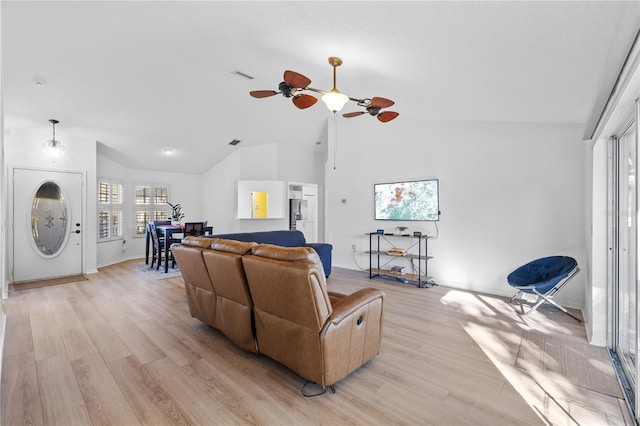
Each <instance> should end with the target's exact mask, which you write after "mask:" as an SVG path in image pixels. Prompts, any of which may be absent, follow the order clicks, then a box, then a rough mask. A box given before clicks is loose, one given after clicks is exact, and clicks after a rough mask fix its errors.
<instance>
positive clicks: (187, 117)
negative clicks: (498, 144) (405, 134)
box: [1, 1, 640, 173]
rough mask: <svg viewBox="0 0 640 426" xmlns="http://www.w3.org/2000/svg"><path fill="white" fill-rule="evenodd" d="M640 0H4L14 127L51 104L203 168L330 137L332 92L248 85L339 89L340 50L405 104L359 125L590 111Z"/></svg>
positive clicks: (156, 164)
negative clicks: (296, 97)
mask: <svg viewBox="0 0 640 426" xmlns="http://www.w3.org/2000/svg"><path fill="white" fill-rule="evenodd" d="M639 4H640V3H639V2H637V1H633V2H592V1H570V2H559V1H551V2H481V1H478V2H418V1H413V2H400V1H392V2H320V1H300V2H264V1H259V2H244V1H241V2H216V1H209V2H205V1H202V2H181V1H174V2H168V1H165V2H148V1H143V2H131V1H129V2H93V1H86V2H81V1H75V2H55V1H47V2H11V1H3V2H2V5H1V13H2V55H3V56H2V65H3V71H2V72H3V102H4V113H5V128H7V129H21V128H32V129H39V128H41V129H42V132H43V140H44V139H46V138H47V137H48V136H50V131H51V127H50V124H49V123H48V119H49V118H56V119H58V120H60V124H59V125H58V126H57V128H56V130H57V132H56V135H57V136H59V139H63V138H64V137H66V138H67V139H69V138H73V139H78V140H88V141H92V142H93V141H96V140H97V141H100V142H101V145H100V152H103V153H105V154H106V155H108V156H110V157H112V158H116V159H118V161H120V162H122V163H123V164H125V165H129V166H131V167H141V168H153V169H163V170H171V171H183V172H195V173H200V172H203V171H205V170H207V169H208V168H210V167H211V166H212V165H213V164H215V163H216V162H218V161H220V159H222V158H224V156H226V155H229V154H230V153H231V152H233V150H235V149H238V148H234V147H231V146H229V145H228V142H229V141H231V140H232V139H240V140H241V141H242V144H241V145H239V146H240V147H241V146H244V145H250V144H261V143H271V142H282V143H292V144H293V143H295V144H309V145H313V144H315V142H317V141H318V140H320V139H321V138H322V134H323V131H324V132H326V130H325V127H326V121H327V117H328V116H329V114H330V113H329V112H328V111H327V110H326V108H325V107H324V105H323V104H322V103H321V102H318V104H316V105H315V106H313V107H311V108H309V109H307V110H298V109H297V108H295V107H294V106H293V105H292V103H291V101H290V100H288V99H285V98H283V97H282V96H274V97H270V98H266V99H254V98H252V97H250V96H249V94H248V92H249V91H251V90H258V89H269V90H277V85H278V83H279V82H280V81H282V75H283V72H284V70H286V69H290V70H294V71H297V72H299V73H302V74H304V75H306V76H307V77H309V78H310V79H311V80H312V84H311V86H312V87H316V88H320V89H327V90H328V89H331V87H332V70H331V67H330V66H329V64H328V62H327V58H328V57H329V56H339V57H341V58H342V59H343V60H344V64H343V65H342V66H341V67H339V68H338V70H337V87H338V89H340V91H341V92H343V93H346V94H347V95H349V96H352V97H356V98H366V97H373V96H382V97H386V98H389V99H392V100H394V101H395V102H396V105H394V107H392V108H390V109H392V110H395V111H398V112H400V117H399V118H397V119H396V120H395V121H392V122H390V123H387V124H381V123H379V122H378V121H377V120H374V119H373V118H371V117H365V118H355V120H363V121H362V125H363V126H378V125H385V126H392V125H395V124H394V123H397V122H398V121H400V120H472V121H475V120H480V121H499V122H514V121H517V122H558V123H585V122H586V121H587V120H588V118H589V115H590V113H591V110H592V108H593V106H594V102H595V101H596V98H597V96H598V91H599V90H601V87H602V79H603V75H605V74H606V72H605V71H606V67H607V60H608V59H609V58H608V55H609V52H610V51H611V50H612V48H613V46H614V43H619V42H620V40H619V39H617V38H616V37H617V33H618V28H619V26H620V25H623V23H624V22H625V16H628V15H629V13H640V12H639V11H640V8H639V7H638V6H639ZM609 62H610V61H609ZM614 65H615V64H614ZM609 66H611V64H609ZM615 66H618V65H615ZM234 70H240V71H242V72H244V73H247V74H250V75H252V76H254V77H255V80H246V79H243V78H240V77H238V76H235V75H234V74H232V73H231V72H232V71H234ZM34 76H40V77H43V78H44V79H45V80H46V82H47V84H46V85H45V86H38V85H36V84H34ZM35 78H37V77H35ZM356 108H357V107H356V106H355V104H353V103H350V104H348V105H347V106H345V109H344V110H343V112H348V111H354V110H356ZM340 119H343V120H344V118H340ZM63 142H64V140H63ZM169 147H170V148H174V149H176V150H177V152H176V154H175V156H174V157H172V158H166V156H163V155H162V149H164V148H169ZM143 158H144V161H139V160H136V159H143Z"/></svg>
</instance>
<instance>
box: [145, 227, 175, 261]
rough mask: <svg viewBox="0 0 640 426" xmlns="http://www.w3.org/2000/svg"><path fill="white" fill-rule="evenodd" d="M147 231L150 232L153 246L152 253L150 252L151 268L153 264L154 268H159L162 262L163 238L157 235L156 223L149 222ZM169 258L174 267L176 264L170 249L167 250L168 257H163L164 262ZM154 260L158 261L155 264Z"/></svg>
mask: <svg viewBox="0 0 640 426" xmlns="http://www.w3.org/2000/svg"><path fill="white" fill-rule="evenodd" d="M149 231H150V233H151V242H152V247H153V253H152V257H151V267H152V268H153V265H154V264H155V265H156V270H158V269H160V265H161V264H162V260H163V257H164V256H163V253H164V244H165V242H164V239H161V238H160V236H159V235H158V229H157V228H156V225H155V224H154V223H149ZM169 260H171V261H172V266H171V267H172V268H175V266H176V260H175V259H174V258H173V254H172V253H171V250H169V258H168V259H164V261H165V262H168V261H169ZM156 261H157V262H158V263H157V264H156Z"/></svg>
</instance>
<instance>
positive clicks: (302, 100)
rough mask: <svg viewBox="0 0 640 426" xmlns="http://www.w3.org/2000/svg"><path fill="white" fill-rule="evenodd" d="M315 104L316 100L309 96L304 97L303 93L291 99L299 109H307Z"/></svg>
mask: <svg viewBox="0 0 640 426" xmlns="http://www.w3.org/2000/svg"><path fill="white" fill-rule="evenodd" d="M316 102H318V99H316V98H314V97H313V96H311V95H305V94H304V93H302V94H300V95H297V96H294V97H293V103H294V105H295V106H297V107H298V108H300V109H305V108H309V107H310V106H311V105H313V104H315V103H316Z"/></svg>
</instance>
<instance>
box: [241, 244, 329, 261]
mask: <svg viewBox="0 0 640 426" xmlns="http://www.w3.org/2000/svg"><path fill="white" fill-rule="evenodd" d="M252 253H253V254H254V255H255V256H260V257H266V258H269V259H276V260H298V261H300V260H302V261H307V262H313V263H320V257H319V256H318V253H316V251H315V250H314V249H312V248H311V247H282V246H276V245H272V244H258V245H256V246H255V247H253V249H252Z"/></svg>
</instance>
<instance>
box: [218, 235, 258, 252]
mask: <svg viewBox="0 0 640 426" xmlns="http://www.w3.org/2000/svg"><path fill="white" fill-rule="evenodd" d="M210 241H213V242H212V244H211V248H212V249H214V250H218V251H224V252H227V253H235V254H241V255H242V254H247V253H249V252H250V251H251V249H252V248H253V247H255V246H257V245H258V244H257V243H252V242H249V243H246V242H243V241H235V240H224V239H222V238H213V239H210Z"/></svg>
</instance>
